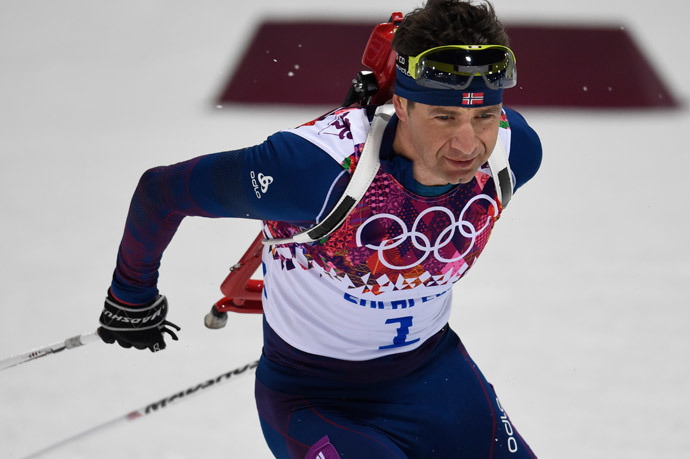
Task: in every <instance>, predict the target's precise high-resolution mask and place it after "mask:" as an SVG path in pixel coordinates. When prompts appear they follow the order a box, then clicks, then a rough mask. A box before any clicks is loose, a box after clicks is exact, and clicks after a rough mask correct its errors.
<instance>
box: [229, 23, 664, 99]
mask: <svg viewBox="0 0 690 459" xmlns="http://www.w3.org/2000/svg"><path fill="white" fill-rule="evenodd" d="M374 25H375V23H374V21H372V22H368V23H343V22H318V21H304V22H279V21H267V22H264V23H262V24H261V25H260V26H259V27H258V28H257V30H256V33H255V35H254V37H253V38H252V39H251V40H250V42H249V45H248V47H247V49H246V51H245V53H244V55H243V56H242V57H241V59H240V60H239V62H237V63H234V64H233V65H231V68H232V69H233V72H232V75H230V78H229V80H228V82H227V83H226V85H225V86H224V89H223V91H222V93H221V94H220V96H219V98H218V103H221V104H232V103H242V104H292V105H330V106H335V105H338V104H340V103H341V102H342V101H343V99H344V98H345V94H346V93H347V90H348V88H349V86H350V83H351V81H352V79H353V78H354V77H355V76H356V74H357V72H358V71H360V70H365V69H366V67H365V66H364V65H362V63H361V60H362V53H363V51H364V47H365V46H366V43H367V40H368V39H369V35H370V33H371V31H372V29H373V27H374ZM506 29H507V31H508V34H509V35H510V37H511V47H512V48H513V50H514V51H515V54H516V56H517V63H518V86H517V87H516V88H513V89H510V90H507V91H506V92H505V93H504V101H505V103H506V104H507V105H510V106H523V107H527V106H532V107H582V108H637V109H641V108H669V107H675V106H676V105H677V103H676V101H675V99H674V97H673V95H672V94H671V92H670V91H669V90H668V89H667V88H666V87H665V85H664V83H663V79H662V78H660V76H659V75H658V73H657V72H656V71H655V69H654V68H653V67H652V65H651V64H650V63H649V62H648V61H647V59H646V58H645V56H644V55H643V54H642V53H641V51H640V49H639V48H638V47H637V45H636V44H635V42H634V41H633V40H632V38H631V37H630V35H629V34H628V33H627V31H626V30H625V29H623V28H621V27H620V26H597V27H587V26H546V25H510V24H507V25H506Z"/></svg>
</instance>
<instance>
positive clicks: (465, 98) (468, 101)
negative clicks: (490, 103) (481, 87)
mask: <svg viewBox="0 0 690 459" xmlns="http://www.w3.org/2000/svg"><path fill="white" fill-rule="evenodd" d="M483 103H484V93H483V92H463V93H462V105H482V104H483Z"/></svg>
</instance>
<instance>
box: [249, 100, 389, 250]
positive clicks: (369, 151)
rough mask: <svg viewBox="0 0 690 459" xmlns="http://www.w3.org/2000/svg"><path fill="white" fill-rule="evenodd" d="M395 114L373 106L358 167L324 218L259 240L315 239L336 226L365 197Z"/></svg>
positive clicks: (340, 223)
mask: <svg viewBox="0 0 690 459" xmlns="http://www.w3.org/2000/svg"><path fill="white" fill-rule="evenodd" d="M394 113H395V109H394V108H393V105H381V106H379V107H378V108H377V109H376V113H375V114H374V119H373V121H372V123H371V128H370V129H369V133H368V134H367V139H366V141H365V143H364V149H363V150H362V155H361V156H360V157H359V161H357V167H355V171H354V172H353V173H352V178H351V179H350V182H349V183H348V184H347V187H346V188H345V192H344V193H343V195H342V196H341V197H340V199H339V200H338V202H337V204H336V205H335V207H334V208H333V210H331V212H330V213H329V214H328V215H327V216H326V218H324V219H323V220H322V221H321V222H319V223H317V224H316V225H314V226H312V227H311V228H309V229H307V230H305V231H302V232H301V233H298V234H295V235H294V236H293V237H290V238H280V239H264V240H263V241H262V242H263V243H264V244H265V245H276V244H288V243H292V242H296V243H301V244H303V243H308V242H315V241H318V240H320V239H323V238H324V237H326V236H328V235H329V234H331V233H332V232H334V231H335V230H336V229H338V227H339V226H340V225H342V224H343V222H344V221H345V219H346V218H347V216H348V215H350V212H352V210H353V209H354V208H355V206H356V205H357V204H358V203H359V201H360V200H361V199H362V197H364V193H366V192H367V190H368V189H369V185H371V182H373V181H374V177H376V173H377V172H378V170H379V167H380V162H379V151H380V149H381V140H382V139H383V132H384V131H385V129H386V125H387V124H388V122H389V121H390V119H391V118H392V117H393V114H394Z"/></svg>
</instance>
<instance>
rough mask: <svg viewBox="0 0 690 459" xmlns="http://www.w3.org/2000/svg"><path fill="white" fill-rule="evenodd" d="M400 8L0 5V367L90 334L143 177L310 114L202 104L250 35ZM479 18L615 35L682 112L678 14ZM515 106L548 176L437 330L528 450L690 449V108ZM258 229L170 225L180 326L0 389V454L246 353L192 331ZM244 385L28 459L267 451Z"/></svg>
mask: <svg viewBox="0 0 690 459" xmlns="http://www.w3.org/2000/svg"><path fill="white" fill-rule="evenodd" d="M418 4H419V3H418V2H417V1H410V0H403V1H400V0H398V1H393V0H379V1H377V2H371V1H364V0H350V1H348V2H323V1H316V0H309V1H306V0H299V1H296V2H279V1H277V0H270V1H263V2H249V3H246V2H245V3H243V4H242V6H241V7H237V6H236V3H235V2H230V1H220V0H199V1H195V2H183V1H179V0H178V1H172V0H170V1H163V0H142V1H138V2H98V1H96V2H94V1H87V0H62V1H60V2H48V1H38V0H3V1H2V2H1V3H0V66H2V71H1V72H0V146H1V148H0V157H1V158H2V167H0V212H1V213H2V224H1V225H0V259H1V260H2V263H0V311H1V312H2V320H0V356H1V357H6V356H9V355H13V354H16V353H20V352H23V351H26V350H29V349H32V348H35V347H40V346H43V345H47V344H51V343H54V342H58V341H60V340H62V339H65V338H67V337H70V336H73V335H77V334H81V333H87V332H90V331H93V330H94V329H95V328H96V326H97V319H98V315H99V313H100V309H101V306H102V299H103V297H104V295H105V291H106V289H107V287H108V284H109V281H110V276H111V273H112V269H113V267H114V261H115V254H116V250H117V246H118V243H119V240H120V237H121V234H122V229H123V224H124V217H125V215H126V211H127V207H128V204H129V199H130V197H131V193H132V191H133V189H134V186H135V184H136V182H137V180H138V178H139V176H140V174H141V173H142V172H143V171H144V170H146V169H147V168H149V167H152V166H156V165H160V164H170V163H174V162H177V161H181V160H184V159H187V158H190V157H192V156H196V155H200V154H205V153H210V152H215V151H222V150H227V149H233V148H238V147H241V146H246V145H250V144H254V143H258V142H260V141H262V140H263V139H264V138H265V137H266V136H268V135H269V134H270V133H272V132H274V131H276V130H279V129H281V128H285V127H291V126H295V125H297V124H299V123H301V122H303V121H305V120H308V119H312V118H313V117H314V115H318V114H320V113H322V112H323V111H325V110H324V109H325V108H326V107H323V108H324V109H322V108H321V107H316V108H314V107H311V108H299V109H292V108H290V109H288V108H285V107H263V108H248V107H237V106H226V107H222V108H218V107H215V105H214V103H213V100H214V97H215V96H216V95H217V94H218V93H219V91H220V90H221V89H222V85H223V83H224V82H225V80H226V78H227V76H228V74H229V72H230V71H231V70H232V69H231V68H230V64H231V63H232V62H233V61H234V60H236V59H237V58H238V57H239V55H240V53H241V52H242V51H243V49H244V46H245V45H246V39H247V37H248V36H250V34H251V32H252V31H253V29H254V27H255V26H256V24H257V23H258V22H259V21H260V20H262V19H263V18H266V17H273V18H300V17H305V16H308V17H317V18H328V19H343V18H345V19H347V18H353V19H362V18H367V19H371V20H372V22H375V21H378V20H384V19H386V18H387V17H388V15H389V14H390V13H391V12H392V11H400V10H401V11H408V10H410V9H412V8H413V7H415V6H418ZM495 5H496V7H497V10H498V11H499V14H500V15H501V16H502V17H503V18H504V20H506V22H513V23H515V22H523V23H524V22H535V21H536V22H557V23H566V24H567V23H578V24H582V23H597V24H620V25H621V26H622V27H626V28H627V29H628V30H629V31H630V33H632V34H633V37H634V39H635V40H636V41H637V43H638V45H640V46H641V47H642V48H643V49H644V50H645V51H646V52H647V54H648V55H649V56H650V58H651V59H652V61H653V63H654V64H656V65H657V66H658V68H659V70H660V73H661V74H662V75H663V78H664V80H665V81H666V82H667V83H668V84H669V85H670V86H671V87H672V88H673V89H674V91H675V94H676V96H677V97H678V98H679V99H681V101H687V99H688V96H689V93H690V83H688V79H687V78H688V77H687V76H688V74H690V63H689V60H688V59H687V46H686V42H687V40H686V37H685V33H684V32H683V30H684V29H685V28H686V22H687V17H688V6H687V4H686V3H682V2H681V1H680V0H675V1H663V0H662V1H660V2H657V3H655V8H654V9H653V10H652V9H649V8H648V7H645V6H643V4H641V3H640V4H638V3H636V2H626V1H622V0H612V1H609V2H601V1H593V0H582V1H579V2H568V3H561V2H553V1H549V0H523V1H520V2H516V1H511V0H496V1H495ZM307 58H308V56H305V59H307ZM296 64H299V63H298V62H296ZM630 70H631V69H622V71H630ZM632 71H634V69H632ZM551 75H553V72H547V74H546V75H545V77H547V78H548V77H551ZM614 90H615V88H614ZM522 112H523V114H524V115H525V116H526V117H527V119H528V120H529V121H530V123H531V124H532V126H534V127H535V129H537V130H538V132H539V134H540V135H541V139H542V142H543V146H544V152H545V158H544V162H543V166H542V169H541V171H540V173H539V175H538V176H537V177H536V178H535V179H534V181H533V182H531V183H529V184H528V185H527V186H525V188H524V189H521V190H520V191H519V192H518V194H517V195H516V198H515V199H514V201H513V202H512V203H511V206H510V208H509V209H508V211H507V212H506V214H505V215H504V217H503V218H502V220H501V223H500V224H499V225H498V226H497V228H496V230H495V232H494V236H493V238H492V239H493V240H492V243H491V244H489V246H488V247H487V249H486V250H485V253H484V255H483V256H482V259H481V261H480V262H479V263H478V265H477V266H476V267H475V269H473V270H472V273H471V274H469V275H468V276H467V277H466V278H465V279H464V280H463V281H462V282H461V283H460V284H459V285H458V286H457V287H456V289H455V303H456V304H455V309H454V313H453V316H452V319H451V323H452V325H453V326H454V328H455V329H456V330H457V331H458V332H459V334H460V335H461V337H462V338H463V341H464V342H465V344H466V346H467V347H468V349H469V351H470V353H471V354H472V355H473V357H474V358H475V360H476V361H477V362H478V364H479V366H480V367H481V368H482V370H483V371H484V373H485V374H486V376H487V378H488V379H489V380H491V381H492V382H493V383H494V385H495V387H496V388H497V391H498V393H499V395H500V396H501V399H502V402H503V405H504V406H505V407H507V410H508V412H509V413H510V414H511V417H512V420H513V422H514V423H515V425H516V426H517V428H518V429H519V430H520V432H521V434H522V435H523V436H524V437H525V438H526V439H527V441H528V442H529V443H530V444H531V446H532V447H533V448H534V450H535V452H536V453H537V454H538V455H540V457H544V458H584V457H586V458H599V457H601V458H650V457H654V458H678V457H690V453H689V452H688V451H690V429H689V424H690V421H689V419H690V418H689V417H688V412H690V397H689V396H688V393H687V389H688V387H690V368H689V367H688V357H689V356H688V354H689V353H690V337H689V336H688V320H689V319H690V311H689V308H688V306H689V305H690V304H689V301H688V298H689V296H690V295H688V294H689V293H690V292H689V289H688V281H690V263H689V262H688V255H689V250H688V249H689V248H688V239H687V234H688V226H689V225H688V215H687V214H688V204H687V197H686V193H687V189H688V186H687V184H686V180H687V171H688V170H690V164H689V162H690V160H689V159H688V158H689V157H690V154H689V153H690V152H689V151H688V146H687V145H688V144H687V135H688V134H687V130H688V128H690V113H689V111H688V109H687V108H682V109H679V110H658V111H616V110H578V111H574V110H569V111H566V110H556V109H551V110H535V109H531V110H522ZM257 231H258V224H257V223H256V222H251V221H241V220H236V221H230V220H213V221H211V220H204V219H188V220H186V221H185V222H184V223H183V225H182V227H181V229H180V231H179V232H178V234H177V236H176V238H175V239H174V241H173V242H172V244H171V245H170V247H169V249H168V251H167V252H166V254H165V256H164V259H163V267H162V270H161V280H160V289H161V291H162V292H163V293H165V294H166V295H167V296H168V298H169V299H170V303H171V312H170V314H169V318H170V319H171V320H172V321H174V322H176V323H178V324H179V325H181V326H182V327H183V330H182V332H181V333H180V337H181V340H180V341H179V342H173V343H172V344H170V346H169V349H167V350H166V351H165V352H161V353H158V354H155V355H154V354H151V353H149V352H136V351H132V350H129V351H126V350H122V349H120V348H118V347H115V346H106V345H104V344H102V343H94V344H90V345H88V346H85V347H83V348H79V349H74V350H70V351H66V352H63V353H61V354H57V355H53V356H49V357H46V358H44V359H40V360H37V361H34V362H30V363H28V364H26V365H21V366H18V367H15V368H12V369H9V370H5V371H3V372H2V373H0V457H2V458H19V457H24V456H26V455H28V454H30V453H32V452H34V451H37V450H40V449H41V448H44V447H46V446H49V445H51V444H53V443H56V442H59V441H61V440H63V439H65V438H69V437H71V436H73V435H76V434H78V433H80V432H83V431H85V430H88V429H90V428H92V427H95V426H97V425H99V424H101V423H103V422H106V421H109V420H111V419H114V418H118V417H120V416H122V415H124V414H126V413H128V412H130V411H132V410H134V409H136V408H140V407H143V406H146V405H148V404H149V403H152V402H154V401H158V400H160V399H162V398H164V397H166V396H168V395H171V394H174V393H176V392H178V391H179V390H181V389H185V388H187V387H189V386H194V385H196V384H198V383H200V382H204V381H206V380H207V379H210V378H213V377H215V376H217V375H219V374H222V373H224V372H226V371H228V370H231V369H233V368H236V367H238V366H241V365H244V364H245V363H248V362H251V361H253V360H254V359H256V358H257V357H258V355H259V353H260V347H261V333H260V320H259V317H256V316H249V317H247V316H240V315H235V316H233V317H231V321H230V323H229V324H228V326H227V327H226V328H225V329H222V330H219V331H210V330H207V329H206V328H205V327H204V326H203V316H204V314H205V313H206V312H207V311H208V310H209V308H210V306H211V304H212V303H213V302H215V301H216V300H217V299H219V298H220V292H219V290H218V287H219V285H220V282H221V281H222V280H223V278H224V277H225V274H226V273H227V269H228V267H229V266H230V265H231V264H233V263H234V262H235V261H236V260H237V259H238V258H239V256H240V255H241V254H242V253H243V252H244V249H245V247H246V246H247V244H249V242H250V241H251V240H252V238H253V237H254V235H255V234H256V232H257ZM252 387H253V378H251V377H243V378H239V379H237V380H236V381H232V382H229V383H228V384H226V385H222V386H218V387H217V388H213V389H209V390H208V391H207V392H206V393H203V394H201V395H199V396H198V397H195V398H190V399H189V400H187V401H184V402H181V403H179V404H178V405H175V406H172V407H170V408H168V409H165V410H163V411H161V412H159V413H156V414H154V415H151V416H147V417H145V418H142V419H139V420H136V421H132V422H128V423H123V424H120V425H117V426H113V427H112V428H109V429H104V430H102V431H100V432H98V433H94V434H93V435H89V436H86V437H85V438H83V439H82V440H79V441H77V442H74V443H71V444H69V445H65V446H64V447H63V448H60V449H56V450H54V451H53V452H52V453H50V454H46V455H45V457H50V458H91V457H99V458H104V459H105V458H122V457H127V458H132V459H134V458H191V457H194V458H199V457H204V458H216V457H226V458H227V457H230V458H238V457H252V458H259V457H270V453H269V451H268V449H267V448H266V446H265V445H264V442H263V438H262V436H261V433H260V428H259V424H258V420H257V415H256V413H255V409H254V402H253V389H252Z"/></svg>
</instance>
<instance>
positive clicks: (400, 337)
mask: <svg viewBox="0 0 690 459" xmlns="http://www.w3.org/2000/svg"><path fill="white" fill-rule="evenodd" d="M386 324H398V329H397V332H398V334H397V335H396V336H395V338H393V344H388V345H386V346H380V347H379V349H393V348H396V347H403V346H408V345H410V344H413V343H416V342H417V341H419V338H417V339H413V340H411V341H407V336H408V335H409V334H410V327H411V326H412V316H406V317H398V318H396V319H388V320H387V321H386Z"/></svg>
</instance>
